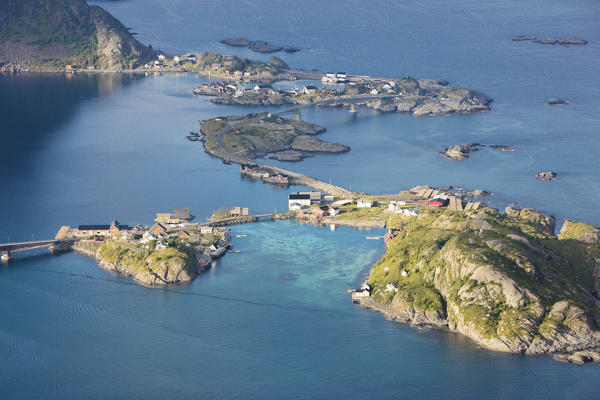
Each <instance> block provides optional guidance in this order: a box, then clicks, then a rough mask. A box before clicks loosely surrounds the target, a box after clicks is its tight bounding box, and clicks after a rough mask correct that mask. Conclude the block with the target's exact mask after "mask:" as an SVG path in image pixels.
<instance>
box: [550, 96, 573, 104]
mask: <svg viewBox="0 0 600 400" xmlns="http://www.w3.org/2000/svg"><path fill="white" fill-rule="evenodd" d="M546 103H547V104H550V105H551V106H555V105H567V104H571V103H569V102H568V101H566V100H563V99H557V98H555V97H551V98H549V99H548V100H546Z"/></svg>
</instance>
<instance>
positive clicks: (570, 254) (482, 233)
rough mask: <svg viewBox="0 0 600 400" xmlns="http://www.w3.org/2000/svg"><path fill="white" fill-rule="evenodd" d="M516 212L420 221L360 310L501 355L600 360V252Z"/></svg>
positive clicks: (376, 273)
mask: <svg viewBox="0 0 600 400" xmlns="http://www.w3.org/2000/svg"><path fill="white" fill-rule="evenodd" d="M507 211H509V212H508V213H506V214H499V213H497V212H496V211H495V210H492V209H489V208H485V209H483V210H478V211H472V212H462V213H451V212H448V211H446V212H440V211H431V212H429V213H422V214H421V215H419V216H418V217H416V218H414V219H411V220H410V221H409V223H408V224H407V226H406V227H405V228H404V230H403V231H402V232H401V233H400V234H399V235H398V236H397V237H396V238H394V239H393V240H392V242H391V243H390V246H389V248H388V250H387V252H386V253H385V254H384V256H383V257H382V259H381V260H380V261H379V262H378V263H377V264H375V266H374V267H373V269H372V270H371V273H370V277H369V279H368V281H369V284H370V285H371V287H372V291H371V297H369V298H366V299H365V300H362V301H361V303H363V305H365V306H367V307H371V308H375V309H377V310H380V311H382V312H384V313H385V314H386V315H388V317H390V318H392V319H397V320H399V321H402V322H408V323H410V324H413V325H435V326H442V327H447V328H448V329H450V330H452V331H456V332H459V333H462V334H464V335H466V336H468V337H470V338H471V339H473V340H474V341H476V342H477V343H479V344H481V345H482V346H484V347H486V348H489V349H492V350H497V351H504V352H514V353H526V354H542V353H555V354H563V355H564V354H566V357H571V358H570V359H569V360H570V361H574V362H578V361H588V360H589V361H591V360H594V361H597V360H600V353H598V352H599V351H600V331H599V330H598V327H599V323H600V301H599V295H598V287H599V286H600V285H599V283H600V248H599V247H598V245H597V243H592V241H591V240H587V241H584V240H580V239H579V237H581V234H579V231H581V230H582V229H579V230H577V234H572V235H569V229H568V228H567V229H563V233H562V234H561V235H560V237H559V238H558V239H557V238H556V237H555V236H554V234H553V232H552V230H553V228H554V220H553V218H551V217H548V216H545V215H544V214H542V213H539V212H536V211H534V210H515V209H510V210H507ZM571 224H572V223H571ZM572 226H574V225H572ZM577 228H580V227H577ZM589 230H593V227H591V226H587V231H589ZM587 236H589V235H586V236H584V237H585V238H587ZM564 237H568V239H564Z"/></svg>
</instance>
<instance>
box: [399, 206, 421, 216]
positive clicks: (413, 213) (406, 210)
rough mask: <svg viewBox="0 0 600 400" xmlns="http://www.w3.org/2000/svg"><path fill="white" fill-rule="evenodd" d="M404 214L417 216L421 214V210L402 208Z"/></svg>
mask: <svg viewBox="0 0 600 400" xmlns="http://www.w3.org/2000/svg"><path fill="white" fill-rule="evenodd" d="M402 214H404V215H406V216H408V217H416V216H417V215H419V210H415V209H414V208H405V209H404V210H402Z"/></svg>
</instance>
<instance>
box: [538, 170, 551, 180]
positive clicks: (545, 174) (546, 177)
mask: <svg viewBox="0 0 600 400" xmlns="http://www.w3.org/2000/svg"><path fill="white" fill-rule="evenodd" d="M535 177H536V178H538V179H539V180H542V181H551V180H554V179H555V178H556V172H552V171H544V172H540V173H537V174H535Z"/></svg>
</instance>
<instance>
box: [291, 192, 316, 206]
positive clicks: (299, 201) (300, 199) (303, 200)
mask: <svg viewBox="0 0 600 400" xmlns="http://www.w3.org/2000/svg"><path fill="white" fill-rule="evenodd" d="M310 204H311V202H310V194H308V193H299V192H296V193H290V194H289V195H288V208H289V210H299V209H302V208H303V207H310ZM298 207H300V208H298Z"/></svg>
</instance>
